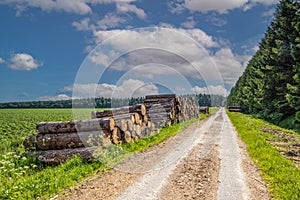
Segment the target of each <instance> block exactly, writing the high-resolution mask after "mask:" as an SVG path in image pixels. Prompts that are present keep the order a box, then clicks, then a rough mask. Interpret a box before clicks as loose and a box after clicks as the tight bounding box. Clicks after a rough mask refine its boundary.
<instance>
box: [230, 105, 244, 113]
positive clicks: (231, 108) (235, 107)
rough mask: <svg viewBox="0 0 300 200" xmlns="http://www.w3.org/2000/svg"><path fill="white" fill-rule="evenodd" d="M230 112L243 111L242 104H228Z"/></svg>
mask: <svg viewBox="0 0 300 200" xmlns="http://www.w3.org/2000/svg"><path fill="white" fill-rule="evenodd" d="M228 111H229V112H242V108H241V107H240V106H228Z"/></svg>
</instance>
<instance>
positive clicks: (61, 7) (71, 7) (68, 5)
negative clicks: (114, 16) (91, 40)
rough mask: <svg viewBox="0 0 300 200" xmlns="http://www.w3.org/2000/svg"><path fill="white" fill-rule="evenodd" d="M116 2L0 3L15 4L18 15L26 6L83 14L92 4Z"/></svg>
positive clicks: (45, 0) (126, 0)
mask: <svg viewBox="0 0 300 200" xmlns="http://www.w3.org/2000/svg"><path fill="white" fill-rule="evenodd" d="M133 1H136V0H118V2H123V3H130V2H133ZM109 3H116V0H72V1H70V0H2V1H1V2H0V4H13V5H14V4H15V5H16V7H15V8H16V10H17V15H20V13H21V12H22V11H24V10H25V9H26V8H27V7H34V8H40V9H42V10H43V11H48V12H49V11H52V10H55V11H64V12H69V13H76V14H80V15H85V14H89V13H92V8H91V6H92V5H97V4H109Z"/></svg>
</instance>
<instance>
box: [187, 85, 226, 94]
mask: <svg viewBox="0 0 300 200" xmlns="http://www.w3.org/2000/svg"><path fill="white" fill-rule="evenodd" d="M191 92H194V93H196V94H209V95H222V96H227V95H228V91H227V90H226V89H225V88H224V87H223V86H221V85H217V86H213V85H210V86H208V87H199V86H195V87H193V88H191Z"/></svg>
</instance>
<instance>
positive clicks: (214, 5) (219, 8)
mask: <svg viewBox="0 0 300 200" xmlns="http://www.w3.org/2000/svg"><path fill="white" fill-rule="evenodd" d="M278 2H279V0H223V1H222V3H220V1H219V0H210V1H206V0H185V2H184V6H185V8H187V9H189V10H191V11H199V12H203V13H205V12H209V11H215V12H218V13H219V14H226V13H228V11H229V10H232V9H236V8H241V9H243V10H244V11H247V10H249V9H251V8H253V7H254V6H255V5H256V4H258V3H260V4H263V5H266V6H268V5H272V4H276V3H278ZM181 5H183V4H181Z"/></svg>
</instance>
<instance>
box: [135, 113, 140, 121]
mask: <svg viewBox="0 0 300 200" xmlns="http://www.w3.org/2000/svg"><path fill="white" fill-rule="evenodd" d="M140 120H141V115H140V114H139V113H134V121H135V123H137V124H138V123H140Z"/></svg>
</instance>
